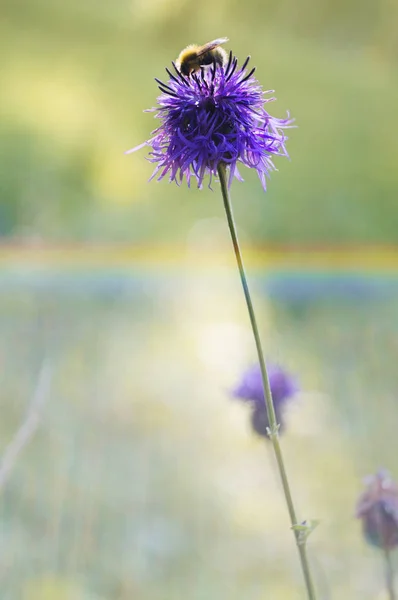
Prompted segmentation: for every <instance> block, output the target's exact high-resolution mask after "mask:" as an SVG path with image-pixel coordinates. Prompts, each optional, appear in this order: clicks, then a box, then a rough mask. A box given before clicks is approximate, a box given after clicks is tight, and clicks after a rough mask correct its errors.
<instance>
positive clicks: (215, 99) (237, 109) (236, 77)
mask: <svg viewBox="0 0 398 600" xmlns="http://www.w3.org/2000/svg"><path fill="white" fill-rule="evenodd" d="M249 58H250V57H249ZM249 58H247V59H246V61H245V62H244V64H243V65H242V66H241V67H240V68H238V60H237V58H235V57H233V55H232V52H230V54H229V60H228V61H227V62H226V63H225V64H221V65H219V64H216V63H214V64H213V65H211V66H209V67H202V68H201V69H200V71H198V73H195V74H192V75H190V76H187V77H185V76H184V75H182V73H181V72H180V71H179V70H178V68H177V67H176V65H175V63H172V64H173V67H174V70H175V73H174V74H173V73H172V72H171V71H170V70H169V69H167V68H166V71H167V74H168V76H169V80H168V82H167V83H163V82H162V81H160V80H159V79H155V81H156V82H157V83H158V85H159V89H160V91H161V95H160V96H159V97H158V99H157V103H158V105H157V107H155V108H152V109H149V110H148V111H147V112H156V113H157V114H156V117H157V118H159V119H160V120H161V125H160V126H159V127H158V128H157V129H155V130H154V131H153V132H152V136H153V137H152V138H151V139H149V140H148V141H146V142H144V143H143V144H140V145H139V146H137V147H136V148H132V149H131V150H128V151H127V154H128V153H131V152H134V151H135V150H139V149H140V148H143V147H144V146H149V147H151V148H152V150H151V151H150V153H149V156H148V160H149V161H150V162H152V163H154V164H156V167H155V170H154V172H153V174H152V177H151V179H153V178H157V179H158V180H160V179H163V177H165V176H166V175H168V176H169V180H170V181H175V182H176V183H177V184H178V185H179V184H181V183H182V181H183V180H184V177H185V179H186V181H187V183H188V186H189V185H190V181H191V177H193V178H194V179H196V181H197V184H198V187H202V184H203V180H204V178H205V177H206V176H207V175H209V176H210V181H209V187H210V184H211V179H212V176H213V175H215V174H217V167H218V165H219V164H220V163H225V164H227V165H229V182H228V185H231V182H232V180H233V178H234V177H236V178H237V179H239V180H240V181H242V177H241V176H240V174H239V171H238V163H242V164H244V165H246V166H247V167H249V168H252V169H256V171H257V173H258V176H259V178H260V180H261V183H262V185H263V188H264V189H266V177H268V176H269V174H270V172H271V171H273V170H275V166H274V163H273V161H272V158H273V156H275V155H279V156H288V154H287V151H286V148H285V141H286V139H287V137H286V136H285V135H284V133H283V130H284V129H286V128H287V127H289V126H290V125H291V124H292V120H291V119H290V118H289V115H287V118H286V119H276V118H275V117H272V116H271V115H270V114H269V113H268V112H267V111H266V110H265V109H264V104H265V103H267V102H270V101H272V100H274V98H272V97H266V95H267V94H271V93H272V91H269V92H263V90H262V88H261V86H260V85H259V83H258V81H257V80H256V78H255V77H254V76H253V74H254V71H255V69H254V68H253V69H251V70H250V71H247V65H248V63H249Z"/></svg>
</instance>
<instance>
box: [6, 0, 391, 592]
mask: <svg viewBox="0 0 398 600" xmlns="http://www.w3.org/2000/svg"><path fill="white" fill-rule="evenodd" d="M397 7H398V4H397V3H394V2H391V0H380V1H379V2H377V3H373V4H372V3H365V4H364V3H363V2H361V1H360V0H355V1H353V2H350V3H343V2H335V3H333V4H331V3H330V2H326V0H323V1H317V2H315V1H314V0H305V1H304V2H301V3H300V5H298V4H297V3H295V2H293V0H280V1H279V2H277V3H275V2H272V3H271V2H261V3H260V2H257V1H256V0H248V1H247V2H245V3H242V2H236V1H232V2H231V1H228V2H227V0H219V2H217V4H215V3H214V2H210V0H204V1H202V2H200V3H197V4H194V5H193V4H192V3H191V2H189V0H182V1H179V2H176V1H175V0H173V1H171V0H168V1H166V0H152V1H147V0H145V1H144V0H140V1H138V0H135V1H127V0H115V1H114V2H112V3H109V2H108V3H105V2H102V3H98V2H95V1H94V0H79V1H77V0H72V1H70V2H63V1H61V0H51V1H50V0H37V1H36V2H34V3H32V2H31V1H30V0H3V2H2V7H1V19H0V52H1V55H2V61H1V64H0V83H1V93H0V134H1V135H0V194H1V202H0V235H1V236H17V237H22V238H31V239H33V240H35V239H36V238H38V239H41V238H44V239H46V240H65V239H66V240H71V239H72V240H96V241H98V240H112V241H115V242H118V241H124V240H129V241H130V240H132V241H134V242H140V241H145V242H146V244H147V245H148V246H150V245H152V244H153V246H155V245H156V244H157V243H158V242H159V241H160V240H166V241H173V242H178V241H180V242H181V241H183V242H184V243H185V240H187V239H188V243H187V247H186V249H187V252H188V254H190V256H191V257H194V258H195V257H196V258H197V256H198V255H199V254H200V252H201V249H204V248H206V249H207V250H209V248H210V249H212V248H213V246H212V244H215V246H217V244H218V241H219V237H220V236H222V239H223V240H224V239H225V235H226V232H225V231H224V229H225V228H224V229H223V230H222V232H221V226H220V225H219V221H218V220H217V218H218V217H220V216H221V211H222V207H221V200H220V198H219V196H218V195H217V193H211V192H210V191H208V190H207V189H204V190H203V191H197V190H195V189H192V190H190V191H188V190H187V189H186V188H185V187H181V188H177V187H175V186H168V185H167V184H166V183H163V184H161V185H156V184H155V183H153V184H151V185H147V183H146V180H147V178H148V177H149V175H150V173H151V165H149V164H148V163H147V162H146V161H145V158H144V156H145V151H141V152H140V153H139V154H136V155H133V156H129V157H125V156H124V155H123V152H124V150H126V149H128V148H129V147H131V146H134V145H136V144H138V143H140V142H141V141H143V140H145V139H146V138H148V137H149V134H150V131H151V129H153V128H154V127H155V125H156V122H155V121H153V119H152V116H151V115H143V114H142V112H141V111H142V110H143V109H144V108H147V107H150V106H153V105H154V103H155V101H156V95H157V93H158V92H157V88H156V85H155V82H154V81H153V78H154V77H163V76H164V73H165V72H164V71H163V68H164V66H165V65H169V64H170V61H171V60H172V59H173V58H175V56H176V55H177V53H178V51H179V50H180V49H181V48H182V47H183V46H185V45H186V44H187V43H190V42H192V41H197V42H199V43H201V42H205V41H207V40H210V39H213V38H215V37H219V36H220V35H227V36H228V37H229V38H230V40H231V42H230V47H231V48H232V49H233V50H234V52H235V53H236V54H237V55H238V56H239V57H240V59H241V60H243V59H244V58H245V57H246V55H247V54H248V53H251V54H252V56H253V63H254V64H256V65H257V66H258V70H257V74H258V78H259V80H260V81H261V82H262V84H263V85H264V88H265V89H267V88H274V89H276V96H277V97H278V102H277V103H276V104H274V105H271V106H270V110H272V111H273V112H274V113H275V114H276V115H277V116H283V115H284V114H285V109H287V108H288V109H290V110H291V113H292V115H293V116H294V117H295V118H296V120H297V125H298V129H297V130H292V132H291V140H290V141H289V146H288V148H289V152H290V154H291V157H292V161H291V162H290V163H289V162H288V161H282V160H280V161H278V163H277V166H278V167H279V168H280V173H276V174H275V175H274V176H273V178H272V181H271V183H270V186H269V190H268V192H267V195H264V193H263V192H262V190H261V187H260V185H259V183H258V181H257V180H256V177H255V175H254V174H252V173H244V175H245V177H247V181H246V183H245V184H236V185H234V187H233V196H234V203H235V212H236V216H237V220H238V223H239V230H240V232H241V234H242V235H241V237H242V240H243V243H244V246H245V245H246V242H247V241H248V240H250V239H256V240H259V241H263V240H267V241H284V242H318V241H321V242H328V241H329V242H330V241H333V242H339V241H345V242H359V241H360V242H362V243H366V242H372V241H382V242H383V243H385V242H396V240H397V231H398V221H397V214H398V213H397V211H396V196H397V189H398V174H397V169H396V156H397V151H398V147H397V143H398V142H397V136H396V135H395V131H396V129H397V126H398V117H397V111H396V106H397V102H398V79H397V75H396V64H397V59H398V46H397V36H396V22H397V10H398V8H397ZM214 217H217V218H215V219H214ZM209 232H210V233H209ZM207 244H208V245H209V247H207ZM226 244H227V242H226ZM182 247H183V246H182ZM184 247H185V246H184ZM227 247H228V248H229V245H228V246H227ZM182 258H183V260H182V262H183V261H184V257H182ZM161 259H162V257H161V256H159V261H158V263H156V260H155V264H158V265H159V272H157V271H155V270H153V269H152V271H151V274H149V273H144V276H143V277H142V278H140V277H138V276H137V278H136V279H135V283H134V285H131V281H129V282H126V281H124V280H123V279H120V278H118V276H117V274H115V273H114V272H112V274H111V276H110V279H109V281H110V282H111V283H110V284H109V286H108V287H107V286H103V285H100V286H95V285H94V286H92V284H93V280H94V279H95V273H87V276H86V277H85V274H84V273H82V272H79V274H74V273H73V272H70V273H69V274H68V277H66V273H64V279H63V284H62V285H59V283H60V279H62V270H61V267H62V265H61V263H62V264H63V261H62V258H60V266H59V269H60V273H61V274H60V273H58V274H57V277H56V278H55V279H54V281H53V284H52V285H47V284H43V282H41V284H40V285H39V286H38V285H37V281H35V277H34V274H33V275H32V273H30V272H29V268H30V267H29V265H16V266H15V265H14V267H12V266H10V265H8V263H7V261H5V262H4V263H3V264H2V273H1V274H2V278H1V286H0V369H1V371H0V372H1V394H0V404H1V413H2V419H1V420H0V439H1V442H2V447H3V448H4V447H5V445H6V443H7V441H8V440H9V439H10V438H11V436H12V435H13V432H15V430H16V428H17V427H18V425H19V423H20V421H21V418H23V414H24V410H25V408H26V406H27V403H28V401H29V398H30V396H31V394H32V392H33V390H34V387H35V384H36V380H37V377H38V373H39V370H40V365H41V361H42V358H43V356H48V357H49V358H50V360H51V362H52V364H53V367H54V372H55V376H54V381H53V387H52V393H51V397H50V398H49V401H48V404H47V405H46V408H45V412H44V415H43V423H42V426H41V428H40V430H39V432H38V434H37V435H36V436H35V438H34V440H33V442H32V444H31V445H30V446H29V447H28V448H27V449H26V451H25V452H24V454H23V455H22V456H21V457H20V460H19V461H18V463H17V465H16V468H15V470H14V472H13V474H12V475H13V476H12V479H11V481H10V482H9V485H8V487H7V488H6V489H5V490H4V493H3V495H2V496H1V498H0V506H1V513H0V514H1V536H0V544H1V547H0V549H1V552H0V584H1V586H0V587H1V598H2V599H4V600H20V599H21V598H22V600H53V599H54V598H56V599H57V600H71V599H73V600H94V599H95V600H105V599H106V600H111V599H112V600H114V599H119V600H130V599H131V598H136V597H137V598H145V599H148V600H170V599H173V600H174V599H176V600H177V599H179V598H190V599H192V600H213V599H214V600H216V599H217V600H219V599H220V598H231V600H234V599H238V598H239V600H241V598H242V597H244V598H247V599H248V600H260V599H261V600H263V599H264V598H275V600H278V599H281V600H282V599H283V600H286V599H287V598H289V599H290V598H291V599H292V600H294V599H295V598H297V599H298V598H301V597H302V594H301V591H302V589H301V575H300V572H299V570H298V564H297V556H296V551H295V548H294V544H293V542H292V536H291V533H290V532H289V530H288V519H287V516H286V510H285V507H284V503H283V501H282V497H281V492H280V486H279V484H278V479H277V475H276V473H275V472H274V469H273V462H272V456H271V455H270V452H269V449H268V448H267V447H266V446H264V444H263V443H262V442H261V441H258V440H257V439H255V438H254V437H253V436H252V435H251V432H250V429H249V426H248V417H249V415H248V414H247V411H245V407H244V406H243V407H242V406H241V405H240V404H238V403H234V402H233V401H232V400H229V398H228V389H229V388H230V387H231V386H232V385H233V384H234V383H235V381H236V379H237V378H238V377H239V374H240V370H241V369H243V368H244V367H246V365H247V363H248V362H249V361H251V360H254V354H253V352H254V349H253V343H252V339H251V335H250V332H249V331H248V324H247V316H246V313H245V310H244V306H243V302H242V299H241V293H240V289H239V283H238V281H237V277H236V273H235V272H230V271H229V270H228V269H227V270H226V271H223V272H221V271H220V273H218V271H217V269H215V270H212V272H211V273H206V272H205V273H203V272H202V273H201V274H199V273H195V274H193V273H192V271H186V272H185V271H181V272H180V273H178V274H174V275H170V273H169V272H167V271H166V270H165V269H164V268H162V264H163V263H162V260H161ZM229 264H230V263H228V265H229ZM152 267H153V265H152ZM43 268H45V267H43ZM107 268H111V266H110V265H109V263H108V262H107ZM13 269H16V271H15V272H14V270H13ZM15 273H17V274H18V276H19V281H20V285H19V287H16V286H15V281H14V280H13V277H14V275H15ZM151 277H152V278H154V279H151ZM252 277H253V274H252ZM50 279H51V277H50ZM154 282H155V284H154ZM90 286H91V287H90ZM260 289H261V286H260V282H259V286H258V288H257V290H258V296H257V304H258V305H259V306H260V308H261V310H260V312H261V322H262V333H263V338H264V346H265V348H266V351H267V354H268V356H269V357H270V358H272V360H274V361H275V360H276V361H278V360H280V361H281V362H283V364H285V365H286V366H288V367H289V368H291V369H292V370H293V371H295V372H297V373H298V374H299V375H300V378H301V382H302V386H303V393H302V394H301V396H300V397H299V398H298V401H297V403H295V404H293V405H292V406H291V410H290V412H289V423H288V433H287V435H286V436H285V437H284V443H283V445H284V448H285V452H286V461H287V465H288V469H289V474H290V476H291V478H292V484H293V491H294V495H295V498H297V504H298V508H299V514H300V517H302V518H320V519H321V521H322V523H321V526H320V527H319V528H318V530H316V532H315V533H314V535H313V537H312V538H311V539H310V542H311V555H312V557H313V559H314V561H315V563H314V565H315V573H316V579H317V582H318V584H319V587H320V592H321V594H322V597H324V598H327V597H328V588H330V593H331V596H332V597H333V598H339V599H340V598H343V599H345V598H347V599H348V598H349V599H350V600H351V599H352V598H361V599H364V600H366V599H367V598H369V600H370V599H371V598H375V597H377V595H378V594H379V593H380V590H381V582H380V576H381V573H380V572H379V570H378V559H379V557H378V556H377V555H376V554H375V553H374V552H372V551H370V550H368V549H366V548H365V547H364V545H363V543H362V541H361V538H360V535H359V524H358V523H357V522H355V520H354V519H353V506H354V502H355V498H356V495H357V494H358V492H359V490H360V486H361V477H362V476H363V475H364V474H365V473H367V472H371V471H374V470H375V469H376V468H378V467H379V466H380V465H383V466H386V467H388V468H390V469H391V470H392V472H393V474H395V475H397V474H398V468H397V466H398V465H397V464H396V462H397V461H396V459H395V457H396V456H397V448H396V447H395V446H396V444H397V442H396V414H397V413H396V401H397V399H396V393H397V376H396V360H395V356H396V353H397V339H398V338H397V328H398V314H397V308H396V297H395V296H396V294H390V296H389V300H387V299H386V300H383V299H382V297H381V296H378V298H377V299H375V298H374V299H373V300H371V301H368V302H367V303H364V298H363V296H362V295H361V294H359V295H358V296H357V297H356V298H355V299H354V300H353V299H352V298H351V300H350V301H345V300H344V299H342V298H341V297H340V300H339V299H338V298H337V297H336V296H334V297H332V299H330V300H329V302H325V301H324V300H322V298H321V297H320V296H319V294H317V299H314V297H311V289H310V288H309V291H308V293H307V294H306V295H305V296H302V295H301V296H300V294H299V295H298V296H297V295H296V296H294V298H293V299H292V298H291V297H289V298H288V301H282V300H281V297H280V296H279V297H275V299H273V300H272V301H271V300H268V301H267V300H266V299H265V296H262V295H260V292H259V290H260ZM380 571H381V569H380ZM326 581H328V582H329V583H328V584H327V583H326Z"/></svg>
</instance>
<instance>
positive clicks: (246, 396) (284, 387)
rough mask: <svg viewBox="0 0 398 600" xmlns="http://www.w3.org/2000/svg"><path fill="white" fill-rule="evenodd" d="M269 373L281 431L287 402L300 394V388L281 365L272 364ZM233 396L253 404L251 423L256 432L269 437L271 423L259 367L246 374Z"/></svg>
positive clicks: (250, 369) (254, 367) (256, 366)
mask: <svg viewBox="0 0 398 600" xmlns="http://www.w3.org/2000/svg"><path fill="white" fill-rule="evenodd" d="M267 371H268V378H269V384H270V388H271V394H272V400H273V403H274V409H275V415H276V419H277V421H278V424H279V431H281V429H283V427H284V421H283V410H284V408H285V404H286V401H287V400H289V399H290V398H291V397H292V396H294V394H296V392H298V389H299V387H298V384H297V381H296V379H295V378H294V377H293V376H292V375H290V373H288V372H287V371H286V370H284V369H283V368H282V367H280V366H279V365H274V364H270V365H268V367H267ZM233 396H234V397H235V398H239V399H240V400H243V401H244V402H249V403H250V404H251V408H252V414H251V423H252V427H253V429H254V431H256V432H257V433H258V434H259V435H261V436H263V437H268V428H269V421H268V415H267V410H266V407H265V399H264V388H263V382H262V377H261V370H260V366H259V365H254V366H252V367H250V368H249V369H248V370H247V371H246V372H245V373H244V375H243V377H242V379H241V381H240V383H239V384H238V385H237V386H236V388H235V389H234V390H233Z"/></svg>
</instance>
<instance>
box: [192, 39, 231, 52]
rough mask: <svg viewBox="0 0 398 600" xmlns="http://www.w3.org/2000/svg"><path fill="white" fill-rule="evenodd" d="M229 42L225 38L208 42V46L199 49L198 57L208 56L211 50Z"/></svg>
mask: <svg viewBox="0 0 398 600" xmlns="http://www.w3.org/2000/svg"><path fill="white" fill-rule="evenodd" d="M228 41H229V40H228V38H226V37H224V38H218V39H217V40H213V41H212V42H208V43H207V44H205V45H204V46H201V47H200V48H199V50H198V51H197V55H198V56H203V54H206V52H210V51H211V50H214V49H215V48H218V46H221V44H225V42H228Z"/></svg>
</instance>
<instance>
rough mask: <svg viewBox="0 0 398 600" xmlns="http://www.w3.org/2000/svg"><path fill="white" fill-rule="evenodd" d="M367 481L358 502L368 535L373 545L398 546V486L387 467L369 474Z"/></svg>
mask: <svg viewBox="0 0 398 600" xmlns="http://www.w3.org/2000/svg"><path fill="white" fill-rule="evenodd" d="M365 485H366V489H365V491H364V492H363V493H362V494H361V496H360V497H359V500H358V502H357V505H356V517H357V518H359V519H361V521H362V530H363V534H364V537H365V539H366V541H367V542H368V543H369V544H371V545H372V546H376V547H377V548H381V549H384V550H392V549H393V548H395V547H396V546H398V487H397V486H396V484H395V483H394V482H393V481H392V479H391V477H390V475H389V474H388V472H387V471H384V470H380V471H378V472H377V473H376V474H375V475H370V476H369V477H367V478H366V479H365Z"/></svg>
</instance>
